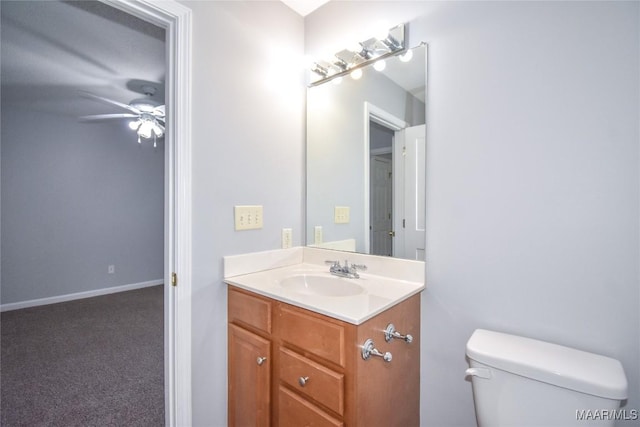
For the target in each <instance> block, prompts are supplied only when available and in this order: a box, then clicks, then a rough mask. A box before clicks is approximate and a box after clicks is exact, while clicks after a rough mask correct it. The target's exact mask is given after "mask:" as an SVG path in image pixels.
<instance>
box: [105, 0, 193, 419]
mask: <svg viewBox="0 0 640 427" xmlns="http://www.w3.org/2000/svg"><path fill="white" fill-rule="evenodd" d="M101 1H103V2H104V3H107V4H109V5H111V6H113V7H116V8H118V9H120V10H123V11H125V12H127V13H129V14H131V15H133V16H136V17H138V18H140V19H143V20H145V21H148V22H150V23H152V24H155V25H158V26H160V27H162V28H164V29H165V32H166V52H167V54H166V59H167V65H166V71H167V75H166V79H165V105H166V108H167V118H168V122H169V123H168V126H167V128H166V133H165V200H167V202H166V203H165V245H164V247H165V256H164V258H165V263H164V264H165V272H164V280H165V290H164V296H165V309H164V311H165V316H164V317H165V334H164V336H165V339H164V341H165V346H164V347H165V350H164V354H165V424H166V425H167V426H179V425H191V424H192V421H191V274H192V272H191V236H192V234H191V204H192V202H191V173H190V171H191V152H192V148H191V143H192V141H191V45H192V41H191V31H192V27H191V20H192V17H191V9H189V8H187V7H185V6H183V5H181V4H179V3H177V2H175V1H164V2H155V1H153V0H134V1H131V2H129V1H126V2H125V1H124V0H101Z"/></svg>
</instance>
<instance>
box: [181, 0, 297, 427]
mask: <svg viewBox="0 0 640 427" xmlns="http://www.w3.org/2000/svg"><path fill="white" fill-rule="evenodd" d="M183 3H184V5H185V6H187V7H189V8H191V9H192V10H193V88H194V90H193V105H192V107H193V110H192V111H193V117H192V120H193V170H192V174H193V255H192V256H193V281H192V286H193V295H192V313H193V314H192V358H193V359H192V362H193V363H192V371H193V378H192V392H193V393H192V397H193V425H194V426H203V427H204V426H223V425H226V421H227V420H226V414H227V382H226V377H227V353H226V343H227V338H226V337H227V306H226V301H227V296H226V295H227V287H226V286H225V285H224V283H223V270H222V257H223V256H225V255H233V254H240V253H246V252H253V251H260V250H266V249H275V248H279V247H280V243H281V242H280V239H281V232H282V228H284V227H288V228H292V229H293V244H294V246H295V245H300V243H301V240H302V239H301V234H302V232H303V229H302V223H303V222H302V219H303V214H302V211H303V204H304V196H303V194H304V120H305V119H304V96H305V95H304V94H305V88H304V85H303V73H302V70H301V67H300V62H299V61H298V60H299V59H300V58H301V57H302V53H303V34H304V33H303V20H302V18H301V17H300V16H298V15H296V13H295V12H293V11H292V10H290V9H289V8H288V7H286V6H285V5H284V4H282V3H280V2H273V1H271V2H233V1H230V2H218V1H216V2H191V1H185V2H183ZM239 204H261V205H263V206H264V227H263V228H262V229H260V230H249V231H234V226H233V206H234V205H239Z"/></svg>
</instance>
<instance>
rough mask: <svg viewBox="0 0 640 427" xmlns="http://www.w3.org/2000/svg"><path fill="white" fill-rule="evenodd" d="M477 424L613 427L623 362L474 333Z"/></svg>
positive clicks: (626, 415)
mask: <svg viewBox="0 0 640 427" xmlns="http://www.w3.org/2000/svg"><path fill="white" fill-rule="evenodd" d="M467 356H468V358H469V365H470V369H468V370H467V374H468V375H470V376H471V379H472V386H473V397H474V403H475V407H476V418H477V421H478V426H479V427H486V426H545V427H546V426H562V427H566V426H586V425H588V426H610V425H613V424H614V423H615V421H616V420H617V419H622V420H632V419H635V420H637V419H638V413H637V411H635V410H628V411H625V410H621V409H618V408H619V407H620V402H621V401H622V400H624V399H626V398H627V379H626V376H625V374H624V370H623V368H622V365H621V364H620V362H619V361H617V360H615V359H612V358H610V357H605V356H601V355H598V354H593V353H588V352H585V351H580V350H576V349H572V348H568V347H564V346H560V345H556V344H551V343H548V342H544V341H538V340H534V339H530V338H524V337H519V336H515V335H509V334H504V333H500V332H493V331H488V330H484V329H478V330H476V331H475V332H474V333H473V335H472V336H471V338H470V339H469V341H468V342H467Z"/></svg>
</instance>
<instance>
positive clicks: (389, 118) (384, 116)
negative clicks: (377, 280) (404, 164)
mask: <svg viewBox="0 0 640 427" xmlns="http://www.w3.org/2000/svg"><path fill="white" fill-rule="evenodd" d="M369 121H373V122H376V123H378V124H379V125H382V126H384V127H386V128H388V129H391V130H393V131H394V132H398V131H399V130H402V129H404V128H405V127H407V126H408V123H407V122H405V121H404V120H402V119H400V118H398V117H396V116H394V115H393V114H391V113H389V112H388V111H386V110H383V109H382V108H380V107H378V106H376V105H374V104H372V103H370V102H367V101H365V102H364V251H365V253H369V252H370V250H371V238H370V233H369V226H370V225H371V224H370V215H371V212H370V208H369V203H370V194H369V192H370V186H371V183H370V182H369V181H370V176H369V174H370V173H371V171H370V168H371V163H370V162H371V159H370V157H371V143H370V140H369V138H370V136H369ZM395 142H396V141H395V138H394V145H395ZM394 156H395V153H394ZM394 169H395V161H394ZM394 190H395V188H394ZM392 247H393V246H392Z"/></svg>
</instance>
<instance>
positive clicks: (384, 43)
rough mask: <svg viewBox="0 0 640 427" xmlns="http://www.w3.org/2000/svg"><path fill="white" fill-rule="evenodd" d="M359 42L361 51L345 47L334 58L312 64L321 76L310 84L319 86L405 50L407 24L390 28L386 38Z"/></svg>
mask: <svg viewBox="0 0 640 427" xmlns="http://www.w3.org/2000/svg"><path fill="white" fill-rule="evenodd" d="M358 44H359V45H360V50H359V51H353V50H349V49H344V50H341V51H340V52H337V53H336V54H335V55H334V57H333V59H330V60H320V61H316V62H315V63H314V64H313V65H312V66H311V71H312V72H313V73H315V74H317V75H318V76H319V77H320V78H319V79H318V80H315V81H313V82H311V83H309V86H318V85H320V84H322V83H326V82H328V81H331V80H333V79H335V78H337V77H342V76H345V75H347V74H349V73H351V72H353V71H354V70H357V69H359V68H362V67H365V66H367V65H369V64H371V63H373V62H376V61H379V60H381V59H384V58H386V57H389V56H392V55H397V54H399V53H402V52H404V51H405V50H406V46H407V43H406V39H405V24H399V25H396V26H395V27H393V28H391V29H389V31H388V32H387V36H386V37H385V38H384V39H378V38H375V37H373V38H370V39H367V40H365V41H362V42H359V43H358Z"/></svg>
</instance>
